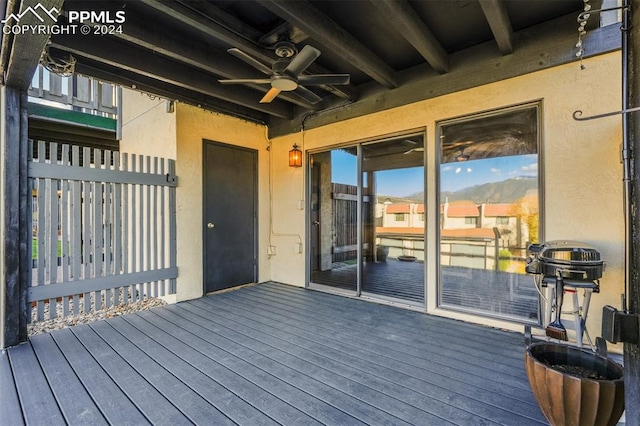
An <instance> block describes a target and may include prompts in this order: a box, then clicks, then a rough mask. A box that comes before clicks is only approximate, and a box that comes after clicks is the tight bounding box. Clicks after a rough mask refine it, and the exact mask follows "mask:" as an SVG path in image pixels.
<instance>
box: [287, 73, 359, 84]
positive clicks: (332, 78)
mask: <svg viewBox="0 0 640 426" xmlns="http://www.w3.org/2000/svg"><path fill="white" fill-rule="evenodd" d="M350 80H351V77H350V76H349V74H317V75H301V76H300V77H298V82H299V83H300V84H306V85H317V84H326V85H327V86H340V85H344V84H349V81H350Z"/></svg>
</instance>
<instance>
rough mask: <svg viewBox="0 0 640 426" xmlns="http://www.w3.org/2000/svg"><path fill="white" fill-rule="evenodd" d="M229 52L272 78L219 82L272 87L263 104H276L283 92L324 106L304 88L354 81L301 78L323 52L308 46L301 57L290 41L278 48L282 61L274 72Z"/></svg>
mask: <svg viewBox="0 0 640 426" xmlns="http://www.w3.org/2000/svg"><path fill="white" fill-rule="evenodd" d="M227 52H229V53H230V54H232V55H233V56H235V57H236V58H238V59H240V60H242V61H244V62H246V63H247V64H249V65H251V66H252V67H254V68H255V69H257V70H258V71H261V72H263V73H264V74H267V75H269V76H270V78H264V79H254V78H239V79H229V80H218V81H219V82H220V83H222V84H270V85H271V89H270V90H269V91H268V92H267V93H266V95H264V97H263V98H262V99H260V103H261V104H264V103H269V102H271V101H273V100H274V99H275V98H276V96H278V94H280V92H291V91H293V92H294V93H296V94H297V95H299V96H300V97H301V98H302V99H304V100H305V101H307V102H309V103H311V104H316V103H318V102H320V101H321V100H322V98H321V97H320V96H318V95H316V94H315V93H313V92H312V91H311V90H309V89H307V88H306V87H304V86H303V85H310V86H317V85H327V86H338V85H344V84H349V80H350V76H349V74H313V75H301V74H302V72H304V70H306V69H307V68H308V67H309V65H311V63H313V61H315V60H316V58H317V57H318V56H320V51H319V50H318V49H316V48H315V47H313V46H309V45H306V46H305V47H304V48H303V49H302V50H301V51H300V53H298V50H297V49H296V47H295V46H294V44H293V43H291V42H288V41H281V42H278V43H277V44H276V46H275V52H276V55H277V56H278V58H279V59H278V60H277V61H276V62H274V64H273V66H272V68H269V67H268V66H266V65H265V64H263V63H262V62H260V61H258V60H257V59H255V58H253V57H252V56H250V55H248V54H247V53H245V52H243V51H242V50H240V49H237V48H235V47H234V48H231V49H229V50H227Z"/></svg>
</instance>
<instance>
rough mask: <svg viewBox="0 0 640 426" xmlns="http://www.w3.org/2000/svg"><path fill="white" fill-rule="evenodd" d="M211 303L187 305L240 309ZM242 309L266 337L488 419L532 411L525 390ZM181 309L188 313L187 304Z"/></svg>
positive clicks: (206, 309)
mask: <svg viewBox="0 0 640 426" xmlns="http://www.w3.org/2000/svg"><path fill="white" fill-rule="evenodd" d="M213 302H214V300H213V299H206V300H202V299H201V300H197V301H194V302H191V303H190V305H192V306H194V307H196V308H200V309H201V310H203V312H213V311H212V310H211V307H213V308H214V311H215V312H216V313H217V314H222V313H223V312H224V313H225V314H226V315H230V314H231V313H232V311H231V309H238V304H237V303H235V304H234V303H231V304H228V303H227V304H226V303H224V298H216V299H215V302H216V303H213ZM242 305H243V306H246V309H247V312H245V313H244V314H243V315H244V316H245V317H246V318H247V321H245V322H244V323H245V324H251V323H250V320H254V321H257V322H259V323H261V324H263V327H264V328H265V330H264V333H265V335H267V336H274V337H277V338H281V339H286V340H287V341H289V342H292V343H294V344H297V345H301V346H303V347H305V348H309V349H311V350H312V351H314V352H315V353H318V354H324V355H325V356H328V357H330V358H331V359H334V360H336V361H339V362H342V363H344V364H347V365H349V366H351V367H352V368H354V369H362V368H366V369H367V370H368V371H369V372H370V373H372V374H376V375H377V376H378V377H383V378H385V379H387V380H390V381H393V382H395V383H396V384H398V385H402V386H407V387H409V388H411V389H414V390H417V391H419V392H421V393H423V394H425V395H427V396H429V397H432V398H435V399H441V400H444V401H447V400H449V399H455V398H457V399H458V401H459V402H458V404H459V405H458V406H459V407H463V406H465V405H468V407H467V408H466V410H467V411H470V412H474V410H475V411H477V410H483V409H484V410H488V411H489V414H488V416H489V418H498V417H502V416H506V417H507V418H509V416H510V415H513V413H517V414H519V415H523V416H526V415H528V413H530V412H531V411H532V408H533V407H532V403H531V401H530V398H529V395H528V391H526V392H522V397H521V398H520V399H517V398H516V397H517V396H518V395H517V393H518V391H519V389H512V388H509V387H507V386H504V385H500V384H496V383H494V382H487V381H486V380H484V379H481V378H476V377H475V376H473V375H470V374H467V373H462V372H460V370H459V369H448V370H445V371H442V368H439V367H438V366H437V365H433V364H432V363H422V364H421V365H420V366H415V365H410V364H408V363H406V362H403V360H402V359H397V358H394V357H391V356H388V354H385V355H380V354H378V353H375V352H372V351H369V350H366V349H364V348H361V347H359V346H358V345H354V344H352V343H351V342H340V341H337V340H336V339H335V336H334V335H333V334H332V333H330V332H328V331H327V332H322V331H320V330H318V329H315V330H314V331H313V332H311V331H307V330H306V329H305V328H304V327H299V326H297V325H296V322H295V321H292V320H291V319H287V318H286V317H282V316H277V315H276V314H271V315H269V312H265V309H264V306H262V307H259V306H257V305H256V306H253V305H251V304H250V303H248V302H247V301H246V300H245V301H243V303H242ZM247 305H248V306H247ZM182 306H183V307H185V309H189V305H182ZM256 312H259V314H258V313H256ZM495 393H498V394H501V398H500V399H496V398H495ZM474 402H476V403H475V405H473V404H474ZM502 411H506V413H502Z"/></svg>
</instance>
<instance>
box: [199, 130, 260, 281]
mask: <svg viewBox="0 0 640 426" xmlns="http://www.w3.org/2000/svg"><path fill="white" fill-rule="evenodd" d="M207 145H217V146H220V147H225V148H231V149H236V150H238V151H245V152H249V153H251V154H253V156H254V160H255V162H254V164H255V165H254V171H255V179H254V185H253V200H254V205H255V212H254V217H253V259H254V263H253V282H254V283H257V282H258V277H259V276H260V275H259V267H260V265H259V257H258V255H259V253H260V251H259V248H258V244H259V241H260V236H259V225H258V216H259V213H260V209H259V197H258V196H259V191H258V184H259V171H260V169H259V152H258V150H257V149H253V148H247V147H243V146H239V145H233V144H229V143H224V142H218V141H214V140H211V139H202V151H201V152H202V160H201V164H202V198H201V199H202V224H201V226H202V228H201V229H202V233H201V235H202V293H203V294H207V288H206V286H207V282H206V277H207V272H208V268H209V266H208V262H206V259H207V244H206V234H207V223H208V221H207V216H206V212H207V203H206V182H207V179H206V178H207V176H206V173H207V167H206V166H207V165H206V161H207V157H206V155H205V154H206V149H207ZM247 284H248V283H247ZM235 287H237V286H233V287H229V288H235ZM222 290H226V289H222Z"/></svg>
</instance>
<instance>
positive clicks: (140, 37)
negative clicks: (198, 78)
mask: <svg viewBox="0 0 640 426" xmlns="http://www.w3.org/2000/svg"><path fill="white" fill-rule="evenodd" d="M116 37H118V38H121V39H122V40H125V41H128V42H130V43H133V44H135V45H138V46H140V47H144V48H145V49H148V50H150V51H153V52H156V53H159V54H161V55H164V56H166V57H169V58H171V59H174V60H176V61H179V62H182V63H185V64H187V65H191V66H193V67H196V68H199V69H201V70H204V71H207V72H210V73H213V74H216V75H217V76H220V77H221V78H268V76H266V75H264V74H261V73H259V72H257V71H255V70H252V71H249V72H248V71H247V66H246V65H244V63H242V62H241V61H240V60H239V59H235V58H234V57H233V56H231V55H230V54H228V53H227V52H220V51H215V50H213V49H211V47H210V46H209V45H207V44H206V43H202V42H200V41H196V40H190V41H189V43H183V42H182V40H187V39H188V37H187V36H184V35H181V34H180V33H179V32H177V31H172V32H171V33H167V32H166V31H165V30H162V29H159V30H152V29H149V28H147V27H146V26H145V25H143V24H142V23H139V24H136V23H135V22H133V23H132V22H131V20H130V19H129V17H127V28H126V31H123V32H122V33H121V34H117V35H116ZM246 86H247V87H251V88H252V89H254V90H256V91H259V92H262V93H266V92H268V91H269V89H271V86H269V85H260V84H247V85H246ZM278 99H280V100H283V101H287V102H290V103H292V104H296V105H298V106H301V107H303V108H306V109H311V110H313V109H317V108H318V107H317V106H314V105H312V104H310V103H308V102H305V101H304V100H302V99H300V98H299V97H297V96H292V95H289V94H287V93H286V92H282V93H281V94H280V95H279V96H278Z"/></svg>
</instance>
